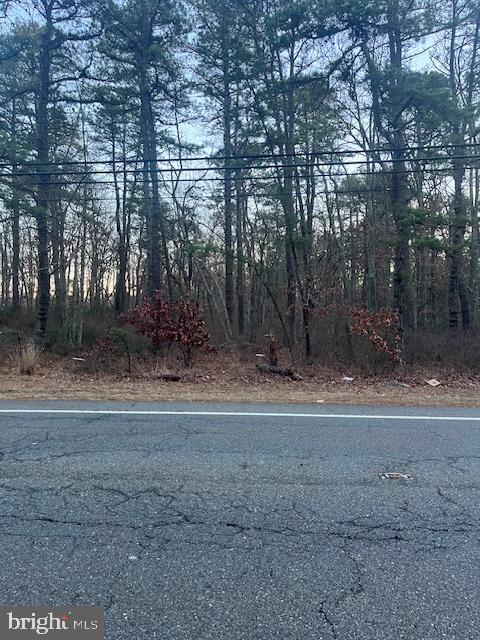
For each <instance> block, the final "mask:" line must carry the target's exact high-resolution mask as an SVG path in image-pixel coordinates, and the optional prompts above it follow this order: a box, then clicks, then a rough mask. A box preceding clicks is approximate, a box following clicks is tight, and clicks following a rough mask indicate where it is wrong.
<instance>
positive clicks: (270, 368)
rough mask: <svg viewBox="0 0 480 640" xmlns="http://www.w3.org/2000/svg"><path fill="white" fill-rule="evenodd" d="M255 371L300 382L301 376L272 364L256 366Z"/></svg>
mask: <svg viewBox="0 0 480 640" xmlns="http://www.w3.org/2000/svg"><path fill="white" fill-rule="evenodd" d="M257 369H258V370H259V371H260V372H261V373H275V374H277V375H279V376H284V377H285V378H290V380H302V376H299V375H298V373H295V372H294V371H292V370H291V369H286V368H285V367H277V365H274V364H257Z"/></svg>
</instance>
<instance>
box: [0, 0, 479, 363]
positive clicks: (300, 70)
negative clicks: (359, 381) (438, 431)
mask: <svg viewBox="0 0 480 640" xmlns="http://www.w3.org/2000/svg"><path fill="white" fill-rule="evenodd" d="M0 7H1V8H0V165H1V168H0V253H1V278H0V325H1V328H2V336H3V337H2V336H0V337H2V340H7V337H6V336H12V335H13V334H14V335H15V338H14V339H13V338H12V340H14V342H15V343H16V342H17V341H22V340H27V339H30V340H33V343H32V344H34V346H35V349H36V350H38V351H49V350H50V351H55V350H56V351H58V352H60V351H61V352H63V353H70V354H71V353H77V352H78V353H80V352H81V349H83V348H87V347H88V348H92V347H93V348H99V349H100V348H102V345H103V348H105V344H112V340H113V341H114V342H115V341H116V343H118V341H120V342H121V343H122V345H123V347H124V348H126V349H127V350H128V352H129V355H130V346H129V344H130V340H131V333H130V331H131V328H132V327H133V329H134V330H135V331H136V332H137V333H138V334H143V336H144V337H146V338H148V339H149V340H151V343H152V345H153V348H154V349H156V348H162V346H163V345H164V344H166V343H168V344H170V343H172V342H174V343H177V344H178V345H179V346H180V347H181V349H182V350H183V354H184V356H185V362H186V363H188V362H190V357H191V355H192V354H193V353H194V352H195V351H202V350H203V351H208V350H212V349H213V348H217V349H219V348H228V347H233V346H234V345H237V346H238V345H251V346H252V349H253V351H252V353H253V354H255V345H257V346H258V345H265V341H266V340H270V341H271V342H272V343H273V342H278V344H279V345H280V348H281V350H282V352H283V351H284V352H285V353H286V354H288V360H289V361H291V362H315V361H322V362H330V363H335V362H340V361H344V362H345V361H346V362H348V361H351V360H353V359H355V358H357V359H358V358H362V357H365V358H372V357H374V358H380V359H383V360H384V361H385V362H389V363H391V366H395V365H396V364H398V363H415V362H416V361H422V362H439V363H441V362H447V361H448V362H451V363H452V364H457V365H458V366H464V365H467V366H469V367H472V368H475V367H476V366H477V367H478V365H477V359H478V356H477V354H478V348H480V333H479V328H480V305H479V302H480V300H479V295H480V273H479V259H480V255H479V251H480V244H479V242H480V240H479V219H478V218H479V207H480V162H479V160H480V4H479V3H478V1H477V0H445V1H444V2H441V3H439V2H437V1H436V0H184V1H182V0H17V1H15V0H11V1H5V0H2V1H1V2H0ZM3 329H4V330H3ZM266 336H269V338H268V339H267V337H266ZM125 345H126V346H125ZM372 354H373V356H372ZM273 361H274V363H275V362H276V357H275V354H274V357H273Z"/></svg>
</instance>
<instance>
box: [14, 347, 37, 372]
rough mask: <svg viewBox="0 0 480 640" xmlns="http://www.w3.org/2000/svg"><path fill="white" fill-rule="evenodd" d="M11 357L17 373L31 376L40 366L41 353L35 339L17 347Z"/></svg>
mask: <svg viewBox="0 0 480 640" xmlns="http://www.w3.org/2000/svg"><path fill="white" fill-rule="evenodd" d="M11 359H12V362H13V365H14V367H15V369H16V371H17V373H19V374H20V375H24V376H25V375H27V376H31V375H33V374H34V373H35V371H36V370H37V368H38V365H39V361H40V353H39V351H38V350H37V349H36V347H35V345H34V343H33V340H27V341H26V342H25V343H23V344H21V345H19V346H18V347H17V348H16V349H15V351H14V352H13V353H12V355H11Z"/></svg>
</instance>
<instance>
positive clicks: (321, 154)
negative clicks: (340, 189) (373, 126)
mask: <svg viewBox="0 0 480 640" xmlns="http://www.w3.org/2000/svg"><path fill="white" fill-rule="evenodd" d="M475 147H480V143H479V142H465V143H462V144H430V145H411V146H404V147H398V148H397V149H393V148H392V147H377V148H373V149H338V150H329V151H310V152H305V151H295V152H291V153H282V152H278V153H255V154H242V153H236V154H235V155H231V156H225V155H213V156H211V155H210V156H185V157H182V156H178V157H173V158H160V159H158V158H156V159H155V158H149V159H143V158H109V159H105V160H91V161H87V162H86V161H85V160H84V159H83V160H65V161H54V160H48V161H45V162H38V161H37V160H17V161H16V162H15V164H16V165H17V166H22V167H23V166H27V167H42V166H56V167H58V166H59V165H61V166H75V165H112V164H143V163H144V162H160V163H164V162H206V161H210V162H214V161H220V160H233V161H234V160H235V159H240V160H262V159H263V160H268V159H272V158H273V159H275V158H278V159H279V160H281V159H282V158H294V157H295V158H296V157H305V156H311V157H315V158H320V157H325V156H327V157H328V156H345V155H346V156H351V155H368V156H375V155H378V154H382V153H393V152H395V151H401V152H413V151H425V150H430V151H433V150H435V149H438V150H445V149H463V148H465V149H468V148H475ZM409 160H411V158H409ZM12 164H13V163H11V162H2V163H0V168H8V167H11V166H12Z"/></svg>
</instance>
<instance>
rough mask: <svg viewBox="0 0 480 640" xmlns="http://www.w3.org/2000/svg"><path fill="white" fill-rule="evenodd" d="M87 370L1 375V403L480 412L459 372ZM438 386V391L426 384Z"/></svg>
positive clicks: (476, 382)
mask: <svg viewBox="0 0 480 640" xmlns="http://www.w3.org/2000/svg"><path fill="white" fill-rule="evenodd" d="M82 366H83V363H82V362H78V361H74V360H72V359H60V358H59V359H52V358H45V359H44V360H43V361H42V363H41V365H40V368H39V369H38V371H37V372H36V373H35V374H33V375H31V376H28V375H19V374H18V373H16V372H15V371H14V370H13V368H12V367H10V366H8V365H7V366H5V368H4V370H2V371H0V399H1V400H20V399H22V400H28V399H35V400H119V401H120V400H123V401H161V402H181V401H197V402H250V403H254V402H261V403H282V402H285V403H318V404H330V403H332V404H333V403H339V404H379V405H390V404H397V405H422V404H423V405H439V406H453V407H480V376H461V375H458V374H456V373H455V372H446V371H442V372H440V371H435V370H432V369H428V370H425V371H416V372H415V373H413V372H408V371H402V372H399V371H397V372H392V375H389V376H384V377H381V378H380V377H369V378H367V377H363V378H362V377H360V376H359V375H357V374H356V373H355V372H354V371H353V372H352V371H350V370H339V369H335V370H333V369H322V368H321V367H318V366H316V367H315V366H310V367H306V366H303V367H301V366H299V367H296V371H298V372H299V373H300V374H301V375H302V377H303V380H300V381H292V380H289V379H285V378H282V377H280V376H274V375H266V374H262V373H259V372H258V371H257V369H256V366H255V360H254V359H253V360H252V359H244V358H235V359H234V358H232V356H231V355H229V354H220V355H218V356H212V357H209V358H206V359H204V360H203V361H202V362H201V363H200V364H198V365H197V366H196V367H193V368H190V369H188V370H183V371H181V374H182V379H181V381H178V382H172V381H164V380H162V379H161V374H162V371H163V369H162V367H160V366H158V364H157V365H156V366H155V367H154V368H152V367H151V366H147V365H145V367H144V370H142V367H141V366H140V365H138V366H137V367H136V370H135V372H134V374H133V375H127V374H125V373H123V372H122V371H121V369H124V363H119V367H118V368H119V372H118V373H116V374H92V373H86V372H85V371H82ZM431 378H436V379H438V380H439V381H440V382H441V384H440V385H439V386H438V387H435V388H432V387H430V386H429V385H428V384H427V383H426V380H429V379H431Z"/></svg>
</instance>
